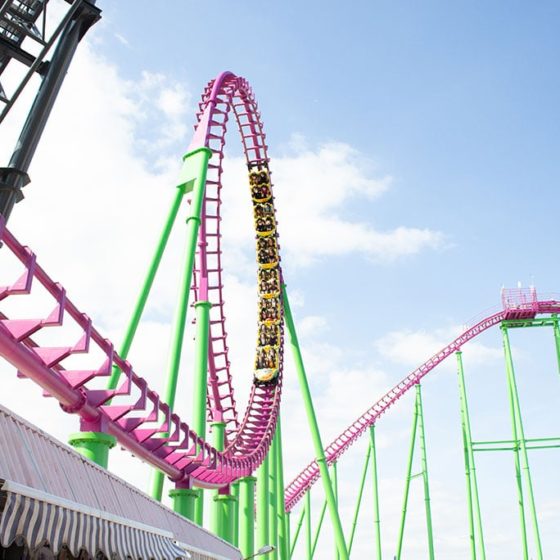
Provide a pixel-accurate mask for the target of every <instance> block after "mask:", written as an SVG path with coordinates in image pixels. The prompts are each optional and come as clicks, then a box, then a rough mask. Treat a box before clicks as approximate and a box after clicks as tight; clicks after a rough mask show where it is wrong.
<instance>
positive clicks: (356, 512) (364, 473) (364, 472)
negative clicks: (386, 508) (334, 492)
mask: <svg viewBox="0 0 560 560" xmlns="http://www.w3.org/2000/svg"><path fill="white" fill-rule="evenodd" d="M370 455H371V445H368V448H367V453H366V460H365V463H364V468H363V470H362V478H361V479H360V489H359V491H358V499H357V501H356V508H355V509H354V517H353V518H352V529H351V531H350V538H349V539H348V555H349V556H350V555H351V553H352V545H353V544H354V535H355V534H356V526H357V525H358V516H359V515H360V507H361V505H362V497H363V495H364V486H365V483H366V476H367V471H368V466H369V458H370Z"/></svg>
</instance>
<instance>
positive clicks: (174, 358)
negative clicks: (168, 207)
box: [150, 148, 212, 500]
mask: <svg viewBox="0 0 560 560" xmlns="http://www.w3.org/2000/svg"><path fill="white" fill-rule="evenodd" d="M211 155H212V150H210V149H209V148H198V149H196V150H193V151H192V152H189V153H188V154H186V155H185V157H184V158H183V160H184V163H183V168H182V170H181V177H180V181H179V185H178V186H179V188H183V189H184V190H185V192H188V191H192V201H191V206H190V215H189V217H188V218H187V243H186V248H185V263H184V267H183V277H182V280H181V285H180V291H179V301H178V302H177V306H176V308H175V317H174V319H173V328H172V336H171V350H170V353H169V363H168V366H167V381H166V387H165V392H164V397H163V398H164V402H165V403H167V404H168V405H169V408H170V409H171V410H173V408H174V406H175V393H176V390H177V379H178V376H179V366H180V364H181V354H182V350H183V339H184V336H185V325H186V321H187V309H188V306H189V293H190V291H191V280H192V274H193V265H194V257H195V254H196V241H197V238H198V228H199V226H200V222H201V217H200V214H201V210H202V202H203V200H204V189H205V185H206V172H207V170H208V160H209V159H210V156H211ZM163 480H164V478H163V473H162V472H161V471H153V476H152V482H151V489H150V495H151V496H152V498H154V499H155V500H161V496H162V492H163Z"/></svg>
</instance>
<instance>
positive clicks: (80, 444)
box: [68, 432, 117, 469]
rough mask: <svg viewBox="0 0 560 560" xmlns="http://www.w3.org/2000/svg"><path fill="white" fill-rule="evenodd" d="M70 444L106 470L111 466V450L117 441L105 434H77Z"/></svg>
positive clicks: (72, 435)
mask: <svg viewBox="0 0 560 560" xmlns="http://www.w3.org/2000/svg"><path fill="white" fill-rule="evenodd" d="M68 443H69V444H70V445H71V446H72V447H73V448H74V449H75V450H76V451H77V452H78V453H79V454H80V455H83V456H84V457H86V458H88V459H89V460H90V461H93V462H94V463H97V464H98V465H99V466H100V467H102V468H104V469H106V468H107V467H108V466H109V450H110V449H111V448H113V447H115V445H116V444H117V440H116V439H115V438H114V437H113V436H111V435H109V434H106V433H104V432H77V433H75V434H71V435H70V437H69V438H68Z"/></svg>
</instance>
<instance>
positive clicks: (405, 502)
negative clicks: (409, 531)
mask: <svg viewBox="0 0 560 560" xmlns="http://www.w3.org/2000/svg"><path fill="white" fill-rule="evenodd" d="M417 402H418V399H416V400H415V401H414V415H413V418H412V430H411V433H410V450H409V452H408V463H407V467H406V480H405V484H404V498H403V508H402V514H401V524H400V527H399V536H398V537H397V554H396V560H401V553H402V544H403V537H404V527H405V523H406V511H407V509H408V494H409V491H410V481H411V479H412V463H413V461H414V448H415V447H416V430H417V427H418V406H417Z"/></svg>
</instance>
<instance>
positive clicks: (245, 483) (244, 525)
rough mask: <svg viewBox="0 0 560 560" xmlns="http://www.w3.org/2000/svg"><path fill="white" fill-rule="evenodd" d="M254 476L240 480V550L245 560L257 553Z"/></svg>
mask: <svg viewBox="0 0 560 560" xmlns="http://www.w3.org/2000/svg"><path fill="white" fill-rule="evenodd" d="M256 480H257V479H256V478H255V477H253V476H246V477H244V478H241V479H240V480H239V549H240V550H241V554H242V555H243V557H244V558H247V557H248V556H251V555H252V554H254V553H255V482H256Z"/></svg>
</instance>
